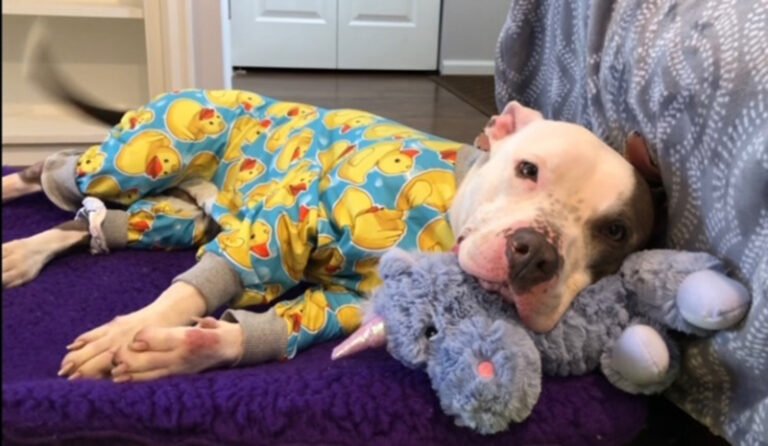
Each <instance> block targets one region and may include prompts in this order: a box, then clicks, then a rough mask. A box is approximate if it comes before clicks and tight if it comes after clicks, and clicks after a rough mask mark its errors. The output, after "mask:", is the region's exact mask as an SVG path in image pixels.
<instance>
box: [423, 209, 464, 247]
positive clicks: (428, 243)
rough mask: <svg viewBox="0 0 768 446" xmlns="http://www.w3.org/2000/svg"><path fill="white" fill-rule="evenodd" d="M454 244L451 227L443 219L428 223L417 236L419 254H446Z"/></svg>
mask: <svg viewBox="0 0 768 446" xmlns="http://www.w3.org/2000/svg"><path fill="white" fill-rule="evenodd" d="M454 242H455V240H454V237H453V231H452V230H451V225H449V224H448V222H447V221H446V220H445V218H443V217H440V218H437V219H435V220H432V221H431V222H429V223H428V224H427V225H426V226H424V229H422V230H421V232H419V236H418V243H419V251H421V252H447V251H450V250H451V248H453V245H454Z"/></svg>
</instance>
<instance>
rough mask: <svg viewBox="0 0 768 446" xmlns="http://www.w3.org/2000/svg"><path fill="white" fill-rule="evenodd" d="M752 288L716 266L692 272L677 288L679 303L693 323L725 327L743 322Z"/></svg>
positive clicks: (704, 326) (717, 327)
mask: <svg viewBox="0 0 768 446" xmlns="http://www.w3.org/2000/svg"><path fill="white" fill-rule="evenodd" d="M749 301H750V298H749V292H748V291H747V289H746V288H744V286H743V285H742V284H740V283H739V282H737V281H735V280H733V279H731V278H729V277H727V276H725V275H724V274H721V273H718V272H716V271H712V270H708V269H707V270H702V271H697V272H695V273H692V274H690V275H689V276H688V277H686V278H685V280H683V283H682V284H680V288H679V289H678V291H677V307H678V309H679V310H680V315H681V316H682V317H683V319H685V320H686V321H687V322H688V323H689V324H691V325H695V326H697V327H700V328H704V329H706V330H721V329H724V328H728V327H731V326H733V325H734V324H736V323H737V322H739V321H740V320H741V319H742V318H743V317H744V315H745V314H746V313H747V310H748V309H749Z"/></svg>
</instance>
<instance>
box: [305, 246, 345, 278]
mask: <svg viewBox="0 0 768 446" xmlns="http://www.w3.org/2000/svg"><path fill="white" fill-rule="evenodd" d="M320 243H321V242H320V241H318V248H317V249H315V251H314V252H313V253H312V255H311V256H310V260H309V264H308V265H307V269H306V273H305V276H306V277H307V279H308V280H310V281H312V282H317V283H328V282H329V281H330V278H331V277H332V276H334V275H335V274H336V273H338V272H339V271H341V270H342V269H343V268H344V263H345V261H346V259H345V258H344V254H343V253H342V252H341V249H339V247H338V246H324V247H320Z"/></svg>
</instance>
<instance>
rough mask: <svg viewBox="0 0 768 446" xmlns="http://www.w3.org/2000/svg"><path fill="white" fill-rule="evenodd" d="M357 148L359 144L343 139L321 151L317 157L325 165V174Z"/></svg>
mask: <svg viewBox="0 0 768 446" xmlns="http://www.w3.org/2000/svg"><path fill="white" fill-rule="evenodd" d="M355 150H357V145H355V144H352V143H351V142H349V141H344V140H342V141H337V142H335V143H334V144H333V145H332V146H331V148H330V149H328V150H326V151H324V152H321V153H319V154H318V155H317V159H318V161H320V165H321V166H323V176H325V175H327V174H328V173H329V172H330V171H331V170H333V168H334V167H336V166H337V165H339V164H340V163H341V162H342V161H344V159H346V158H347V157H348V156H349V155H351V154H353V153H355Z"/></svg>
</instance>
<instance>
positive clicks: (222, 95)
mask: <svg viewBox="0 0 768 446" xmlns="http://www.w3.org/2000/svg"><path fill="white" fill-rule="evenodd" d="M205 96H206V97H207V98H208V100H209V101H211V102H213V103H214V104H216V105H218V106H219V107H226V108H233V109H234V108H237V107H238V106H243V108H244V109H245V110H246V111H251V110H253V109H254V108H256V107H258V106H260V105H262V104H264V98H262V97H261V96H260V95H258V94H256V93H251V92H250V91H243V90H207V91H206V92H205Z"/></svg>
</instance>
